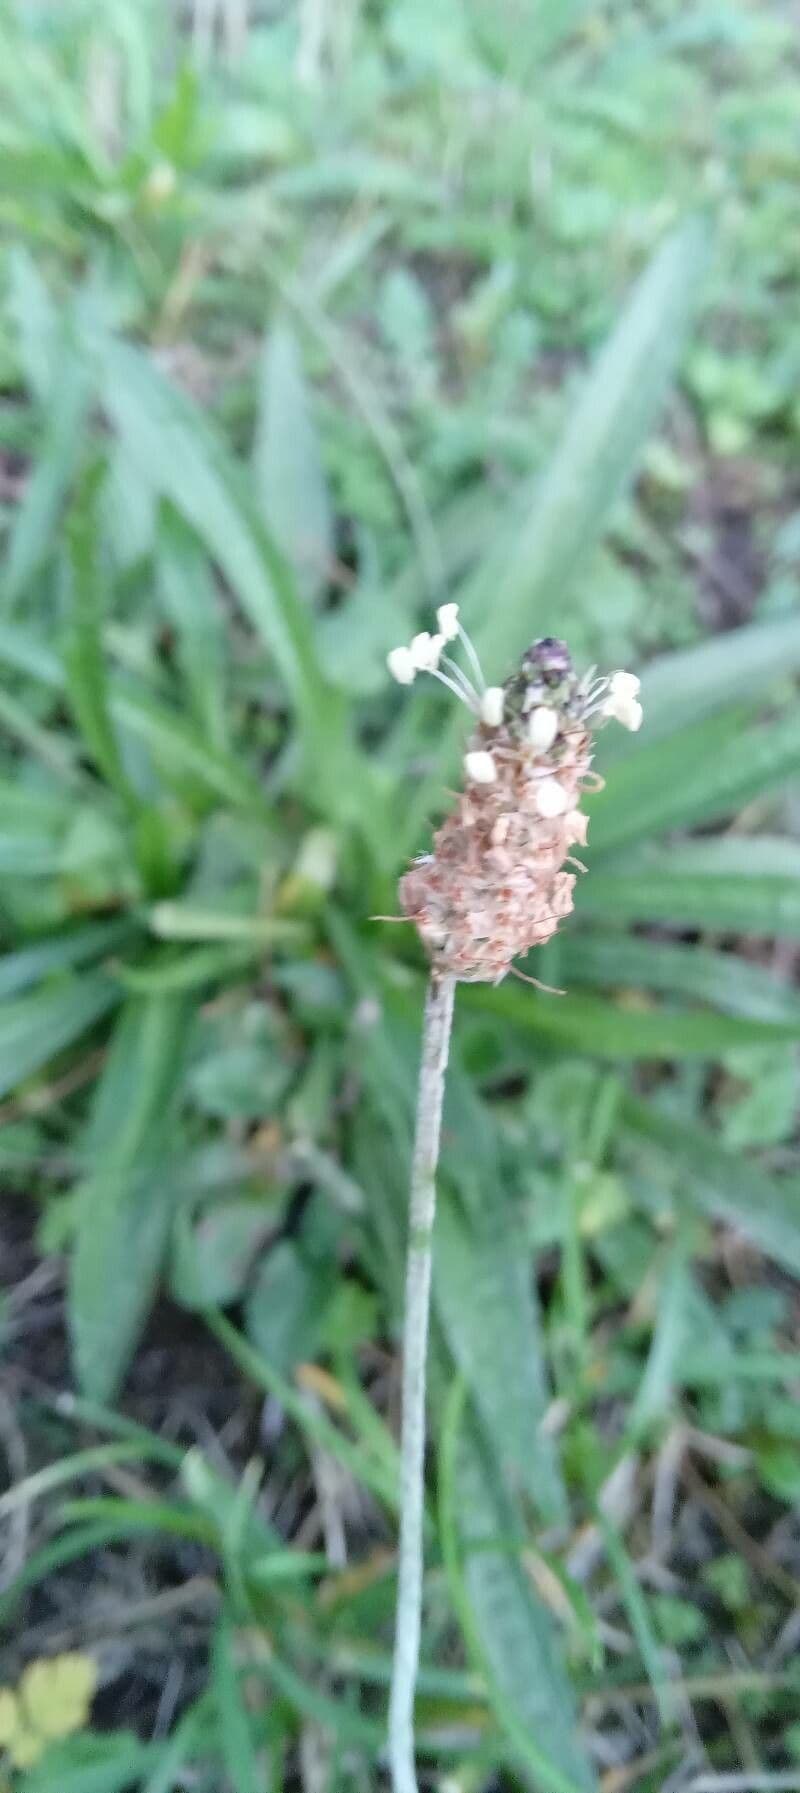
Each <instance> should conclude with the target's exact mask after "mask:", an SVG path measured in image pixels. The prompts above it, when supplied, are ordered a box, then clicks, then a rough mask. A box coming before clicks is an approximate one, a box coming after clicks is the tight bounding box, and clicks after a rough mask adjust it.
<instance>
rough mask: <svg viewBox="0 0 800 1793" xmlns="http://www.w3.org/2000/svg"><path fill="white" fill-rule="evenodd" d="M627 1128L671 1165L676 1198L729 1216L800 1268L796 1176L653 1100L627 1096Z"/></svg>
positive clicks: (794, 1269)
mask: <svg viewBox="0 0 800 1793" xmlns="http://www.w3.org/2000/svg"><path fill="white" fill-rule="evenodd" d="M622 1118H623V1123H624V1126H625V1130H626V1132H628V1133H629V1135H630V1137H631V1139H632V1140H633V1141H634V1142H635V1144H636V1147H637V1149H639V1150H640V1151H641V1152H642V1153H644V1154H645V1155H652V1156H653V1158H654V1159H655V1160H656V1161H657V1163H658V1164H659V1166H660V1168H661V1170H662V1172H663V1171H666V1172H667V1175H668V1178H669V1185H670V1189H671V1191H672V1194H673V1199H674V1200H675V1202H676V1204H679V1205H681V1206H684V1207H688V1209H689V1211H691V1210H692V1209H697V1208H699V1210H700V1212H701V1213H703V1214H707V1215H709V1216H710V1217H711V1219H713V1220H722V1221H725V1222H726V1223H727V1224H728V1225H729V1226H733V1227H735V1228H736V1229H737V1231H738V1232H740V1233H743V1234H744V1237H745V1238H746V1239H750V1240H752V1242H753V1244H754V1245H755V1246H756V1247H757V1249H758V1250H759V1251H762V1252H765V1253H766V1254H767V1256H768V1257H772V1258H774V1259H775V1260H776V1262H777V1263H779V1264H783V1265H784V1266H785V1267H786V1269H787V1270H789V1271H791V1273H792V1275H795V1276H796V1275H797V1274H798V1273H800V1199H799V1198H798V1188H797V1184H796V1182H793V1181H790V1180H789V1179H786V1180H784V1181H778V1179H777V1178H774V1177H769V1176H767V1175H765V1174H764V1172H763V1171H761V1170H759V1168H758V1166H757V1165H754V1164H748V1162H747V1160H746V1159H744V1158H742V1156H741V1154H740V1153H739V1154H734V1153H733V1152H726V1151H725V1149H724V1147H723V1146H721V1145H720V1144H719V1143H718V1141H717V1140H716V1139H715V1137H714V1135H713V1133H709V1132H708V1131H707V1129H705V1128H703V1127H699V1126H697V1125H696V1124H693V1123H691V1122H689V1121H687V1120H686V1118H685V1117H684V1115H683V1114H681V1115H680V1116H677V1115H676V1114H675V1113H673V1112H672V1111H671V1110H670V1109H668V1108H666V1107H663V1106H661V1105H659V1104H657V1103H655V1102H653V1101H650V1102H641V1101H639V1100H638V1099H637V1098H636V1097H635V1096H629V1095H625V1096H624V1097H623V1100H622Z"/></svg>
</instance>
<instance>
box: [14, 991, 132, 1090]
mask: <svg viewBox="0 0 800 1793" xmlns="http://www.w3.org/2000/svg"><path fill="white" fill-rule="evenodd" d="M118 1000H119V991H118V989H117V986H116V985H115V983H114V981H113V979H112V978H108V977H104V976H103V974H102V973H101V972H89V973H84V975H83V976H82V977H71V978H68V979H65V980H64V981H63V982H60V983H57V984H56V985H55V986H54V987H53V988H52V989H44V990H37V991H36V992H35V994H33V995H29V996H21V997H20V998H19V999H18V1001H17V1002H7V1003H5V1004H4V1006H3V1008H2V1011H0V1095H6V1094H7V1092H8V1091H9V1090H12V1089H16V1088H17V1086H18V1085H19V1084H20V1083H23V1082H24V1081H25V1078H26V1077H30V1076H32V1074H33V1072H34V1071H39V1070H41V1069H42V1066H43V1065H46V1064H48V1063H49V1061H50V1059H51V1058H55V1055H56V1053H58V1052H62V1051H63V1049H64V1047H65V1046H71V1045H72V1042H73V1041H74V1040H77V1039H79V1038H80V1036H81V1034H83V1033H86V1032H87V1030H88V1029H89V1028H90V1027H91V1026H92V1025H93V1023H94V1022H95V1021H98V1020H99V1019H100V1016H101V1015H105V1014H107V1012H108V1010H109V1009H110V1008H113V1007H114V1004H115V1003H116V1002H117V1001H118Z"/></svg>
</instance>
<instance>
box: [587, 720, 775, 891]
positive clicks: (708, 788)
mask: <svg viewBox="0 0 800 1793" xmlns="http://www.w3.org/2000/svg"><path fill="white" fill-rule="evenodd" d="M724 722H725V718H724V717H715V718H714V719H713V720H712V721H710V722H701V723H698V724H697V725H695V726H694V727H693V728H688V729H686V730H685V731H684V733H683V734H682V735H679V736H677V737H676V738H675V739H674V740H670V741H669V742H658V743H655V744H654V745H653V746H652V747H650V748H649V749H648V747H647V745H646V744H645V746H644V750H643V752H642V753H641V755H640V756H639V757H637V758H635V759H634V758H632V759H629V760H626V761H625V762H624V763H623V764H622V765H621V766H618V767H617V769H616V771H615V772H613V773H612V774H611V776H610V777H609V781H608V784H607V785H606V788H605V790H604V791H601V792H599V793H598V795H597V796H596V797H595V798H594V800H593V801H592V803H591V805H590V813H591V827H590V831H589V832H590V836H591V846H592V856H593V857H594V854H595V853H606V852H608V851H610V850H612V849H615V848H618V847H621V846H625V845H627V844H628V843H629V842H631V841H633V840H636V839H638V838H640V837H641V836H643V835H654V834H661V833H663V832H664V831H665V830H666V829H668V828H683V827H686V826H688V824H689V823H692V822H699V821H715V820H717V819H718V818H719V817H722V816H725V815H729V814H731V813H732V812H735V811H736V810H737V809H741V808H742V806H743V805H744V804H745V803H747V802H748V801H749V800H750V798H752V797H757V796H759V795H760V794H761V793H762V792H766V791H769V790H772V789H773V788H774V787H775V786H776V785H779V784H781V783H782V782H783V781H784V780H785V779H787V778H788V777H789V776H790V775H791V773H793V772H796V771H797V770H798V768H800V716H798V715H797V713H796V711H789V712H788V713H787V714H786V715H784V716H781V717H780V718H779V719H778V721H776V722H772V723H769V724H767V725H765V726H763V727H759V728H751V729H747V730H746V731H744V732H742V730H741V729H740V728H738V727H737V726H736V719H734V720H733V722H732V725H731V737H732V738H730V739H725V737H724V734H723V738H722V739H721V740H720V738H719V735H720V724H721V723H722V724H724Z"/></svg>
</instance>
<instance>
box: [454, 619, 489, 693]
mask: <svg viewBox="0 0 800 1793" xmlns="http://www.w3.org/2000/svg"><path fill="white" fill-rule="evenodd" d="M458 634H459V636H460V639H461V642H462V645H463V647H464V649H465V651H466V655H467V659H468V660H469V663H470V666H471V667H472V670H473V672H474V674H475V677H476V679H477V681H478V689H479V690H480V691H485V690H486V680H485V678H484V676H483V667H482V666H481V663H480V660H479V659H478V656H477V654H476V652H475V649H474V647H473V645H472V642H471V641H470V638H469V636H468V634H467V631H466V629H462V627H461V624H460V623H459V625H458Z"/></svg>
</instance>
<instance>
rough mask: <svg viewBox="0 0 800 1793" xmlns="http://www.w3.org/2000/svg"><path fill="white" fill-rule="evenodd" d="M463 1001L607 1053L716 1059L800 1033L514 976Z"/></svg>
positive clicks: (779, 1024) (785, 1025)
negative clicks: (524, 985)
mask: <svg viewBox="0 0 800 1793" xmlns="http://www.w3.org/2000/svg"><path fill="white" fill-rule="evenodd" d="M589 882H590V880H587V884H588V883H589ZM532 962H533V961H532ZM461 1002H462V1007H463V1008H466V1009H470V1010H474V1011H475V1012H476V1013H482V1014H487V1015H496V1016H498V1017H501V1018H502V1019H503V1020H505V1021H509V1022H511V1023H513V1025H514V1026H516V1027H519V1028H522V1029H524V1030H525V1032H528V1033H535V1034H539V1035H541V1036H542V1038H544V1039H548V1040H553V1041H555V1042H556V1043H557V1044H558V1045H561V1046H564V1047H568V1048H571V1049H572V1050H575V1051H579V1052H591V1053H593V1054H594V1055H595V1056H596V1057H598V1058H607V1059H636V1058H679V1059H680V1058H696V1057H700V1058H706V1057H707V1058H712V1057H717V1056H718V1055H719V1054H720V1053H721V1052H727V1051H729V1050H730V1049H731V1048H732V1047H734V1046H744V1045H747V1044H754V1043H760V1044H762V1045H769V1044H770V1043H773V1044H774V1042H775V1041H776V1040H785V1039H796V1038H797V1033H798V1027H797V1021H796V1019H793V1018H787V1019H786V1020H784V1021H758V1020H747V1019H745V1018H744V1017H741V1018H740V1017H739V1016H736V1015H714V1014H712V1013H711V1012H710V1011H708V1010H703V1009H681V1008H675V1007H669V1008H666V1007H661V1006H659V1007H653V1008H649V1009H643V1008H640V1007H638V1006H637V1007H626V1006H624V1005H622V1004H617V1003H614V1002H609V1001H603V1000H602V999H601V998H600V997H596V996H578V995H575V996H548V995H547V994H546V993H545V992H542V993H541V994H540V993H539V992H537V991H534V990H522V989H520V988H518V987H517V985H515V984H511V983H505V984H503V985H502V986H501V987H500V988H499V989H492V988H491V987H490V986H489V985H488V984H473V985H470V986H469V988H468V989H464V990H463V991H462V992H461Z"/></svg>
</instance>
